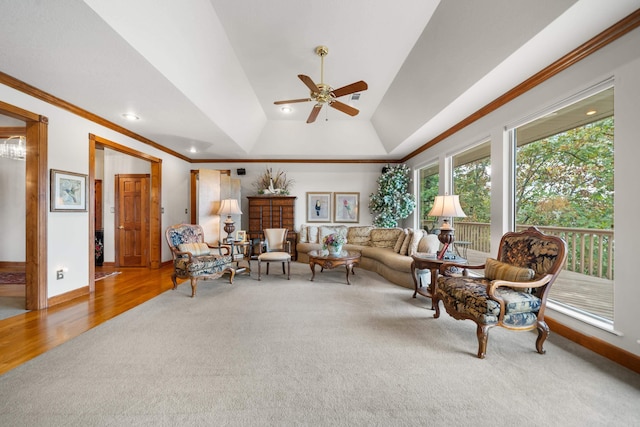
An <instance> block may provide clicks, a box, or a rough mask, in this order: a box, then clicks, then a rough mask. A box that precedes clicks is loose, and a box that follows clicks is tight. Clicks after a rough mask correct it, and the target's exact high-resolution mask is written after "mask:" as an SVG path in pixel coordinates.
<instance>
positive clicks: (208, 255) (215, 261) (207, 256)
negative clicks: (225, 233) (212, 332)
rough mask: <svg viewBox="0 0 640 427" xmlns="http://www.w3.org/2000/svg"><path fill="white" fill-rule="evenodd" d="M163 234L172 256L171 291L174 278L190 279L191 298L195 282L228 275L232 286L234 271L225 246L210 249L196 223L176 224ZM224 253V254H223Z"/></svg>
mask: <svg viewBox="0 0 640 427" xmlns="http://www.w3.org/2000/svg"><path fill="white" fill-rule="evenodd" d="M165 235H166V237H167V243H169V248H171V254H172V255H173V274H172V275H171V280H172V281H173V289H174V290H175V289H176V288H177V287H178V284H177V283H176V278H177V277H178V278H180V279H190V280H191V297H194V296H196V289H197V287H198V280H200V279H205V280H206V279H217V278H219V277H221V276H222V275H223V274H224V273H225V272H229V274H230V278H229V283H233V277H234V276H235V273H236V272H235V270H234V269H233V267H232V261H233V259H232V256H231V254H230V253H229V247H227V246H222V247H220V246H211V245H209V244H207V243H205V241H204V232H203V231H202V227H201V226H200V225H197V224H178V225H172V226H170V227H169V228H167V230H166V232H165ZM223 251H224V252H225V253H223Z"/></svg>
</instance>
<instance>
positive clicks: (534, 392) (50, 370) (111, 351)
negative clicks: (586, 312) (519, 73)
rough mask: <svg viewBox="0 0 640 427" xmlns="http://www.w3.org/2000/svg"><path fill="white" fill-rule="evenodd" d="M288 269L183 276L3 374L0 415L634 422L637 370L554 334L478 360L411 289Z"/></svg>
mask: <svg viewBox="0 0 640 427" xmlns="http://www.w3.org/2000/svg"><path fill="white" fill-rule="evenodd" d="M291 270H292V271H291V280H287V279H286V277H285V276H283V275H282V274H279V273H280V272H279V269H276V268H274V269H273V271H272V272H271V274H269V275H266V274H263V275H262V280H261V281H258V280H257V273H256V272H252V274H251V275H246V274H245V275H238V276H236V278H235V280H234V283H233V285H231V284H229V282H228V281H227V280H224V279H219V280H203V281H201V282H200V283H199V285H198V295H197V296H196V297H195V298H191V287H190V286H189V282H188V281H184V282H182V283H181V284H180V286H179V287H178V289H177V290H175V291H173V290H168V291H166V292H164V293H163V294H161V295H160V296H158V297H156V298H154V299H152V300H149V301H147V302H145V303H144V304H141V305H139V306H137V307H135V308H133V309H131V310H129V311H127V312H125V313H123V314H121V315H119V316H118V317H116V318H113V319H111V320H109V321H108V322H105V323H103V324H101V325H100V326H98V327H95V328H93V329H91V330H89V331H87V332H85V333H83V334H81V335H79V336H78V337H76V338H74V339H73V340H71V341H68V342H66V343H65V344H62V345H60V346H58V347H56V348H54V349H53V350H50V351H48V352H47V353H45V354H43V355H41V356H39V357H36V358H35V359H32V360H30V361H29V362H27V363H25V364H23V365H21V366H19V367H17V368H15V369H13V370H11V371H9V372H7V373H6V374H4V375H2V376H0V425H5V426H19V425H25V426H26V425H28V426H54V425H55V426H58V425H64V426H83V427H84V426H119V425H124V426H129V425H135V426H173V425H179V426H207V425H219V426H467V425H473V426H475V427H481V426H487V427H501V426H512V425H518V426H522V427H528V426H532V427H534V426H576V427H582V426H631V425H636V426H637V425H640V424H638V421H639V419H638V402H639V401H640V375H638V374H635V373H633V372H631V371H629V370H627V369H625V368H622V367H620V366H618V365H616V364H614V363H613V362H611V361H609V360H606V359H604V358H603V357H600V356H598V355H596V354H594V353H592V352H590V351H588V350H586V349H584V348H581V347H580V346H578V345H577V344H575V343H572V342H569V341H567V340H566V339H564V338H562V337H560V336H558V335H557V334H552V335H551V337H550V338H549V340H547V343H546V345H545V348H546V349H547V354H545V355H544V356H543V355H540V354H538V353H536V351H535V338H536V335H535V333H531V332H521V333H517V332H511V331H506V330H504V329H502V328H495V329H492V331H491V336H490V339H489V347H488V350H489V351H488V352H487V358H486V359H484V360H480V359H478V358H476V357H475V353H476V350H477V340H476V336H475V324H473V322H471V321H458V320H455V319H453V318H451V317H450V316H448V315H447V314H446V313H444V314H443V315H442V316H441V318H440V319H434V318H433V311H431V310H429V307H430V306H431V301H429V299H427V298H412V294H413V290H412V289H406V288H402V287H399V286H395V285H392V284H389V283H387V282H386V281H385V280H384V279H382V278H381V277H380V276H378V275H377V274H376V273H373V272H369V271H366V270H363V269H359V268H357V269H356V270H357V271H356V274H355V275H354V276H352V277H351V285H347V284H346V283H345V282H346V281H345V273H344V270H343V269H334V270H325V271H324V272H322V273H319V272H317V273H316V277H315V280H314V281H313V282H311V281H309V279H310V276H311V274H310V271H309V266H308V265H304V264H300V263H295V264H294V265H292V266H291ZM523 384H526V385H527V387H524V388H523ZM532 408H536V410H532ZM505 414H507V415H505Z"/></svg>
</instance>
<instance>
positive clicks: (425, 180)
mask: <svg viewBox="0 0 640 427" xmlns="http://www.w3.org/2000/svg"><path fill="white" fill-rule="evenodd" d="M439 181H440V176H439V175H438V174H434V175H428V176H423V177H422V178H421V179H420V212H421V214H422V225H423V227H424V226H427V224H426V222H427V219H428V216H427V214H428V213H429V211H430V210H431V208H432V207H433V202H434V201H435V199H436V196H437V195H438V192H439V186H440V182H439ZM437 222H438V218H433V219H432V224H431V227H429V228H427V231H430V229H434V228H435V227H436V225H437Z"/></svg>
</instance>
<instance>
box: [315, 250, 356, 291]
mask: <svg viewBox="0 0 640 427" xmlns="http://www.w3.org/2000/svg"><path fill="white" fill-rule="evenodd" d="M308 255H309V268H311V273H312V274H311V281H312V282H313V279H314V278H315V277H316V264H318V265H319V266H320V267H322V270H324V269H325V268H328V269H332V268H336V267H339V266H341V265H344V266H345V268H346V270H347V285H350V284H351V282H350V281H349V273H351V274H356V273H355V272H354V271H353V267H354V266H355V265H356V264H359V263H360V256H361V254H360V252H356V251H342V252H341V253H340V254H339V255H329V252H328V251H322V250H319V251H309V254H308ZM322 270H321V271H322Z"/></svg>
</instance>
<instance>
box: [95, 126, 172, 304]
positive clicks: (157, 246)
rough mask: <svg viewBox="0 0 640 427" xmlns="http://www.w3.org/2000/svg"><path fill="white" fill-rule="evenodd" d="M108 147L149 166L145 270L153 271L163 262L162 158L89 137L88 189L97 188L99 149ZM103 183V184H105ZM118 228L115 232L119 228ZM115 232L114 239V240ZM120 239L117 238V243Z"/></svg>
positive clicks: (103, 139)
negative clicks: (97, 155)
mask: <svg viewBox="0 0 640 427" xmlns="http://www.w3.org/2000/svg"><path fill="white" fill-rule="evenodd" d="M104 148H108V149H111V150H114V151H118V152H119V153H123V154H126V155H129V156H132V157H135V158H137V159H142V160H145V161H147V162H149V164H150V174H149V175H148V183H147V188H148V194H149V196H148V197H145V200H147V201H148V209H146V210H147V211H148V217H147V219H146V230H147V235H146V237H145V240H146V241H147V245H146V247H147V255H146V264H145V267H150V268H153V269H155V268H160V266H161V264H162V262H161V252H162V250H161V248H162V245H161V236H162V233H161V226H162V223H161V222H162V221H161V205H160V204H161V190H162V159H159V158H157V157H153V156H150V155H148V154H146V153H143V152H140V151H137V150H134V149H132V148H129V147H127V146H124V145H120V144H118V143H116V142H113V141H110V140H108V139H105V138H101V137H99V136H96V135H93V134H90V135H89V187H90V188H95V180H96V149H104ZM103 182H104V181H103ZM89 197H90V200H89V217H94V218H95V214H96V212H95V205H96V200H95V194H94V192H93V191H90V192H89ZM108 223H109V221H104V222H103V224H104V225H105V232H106V228H107V224H108ZM119 225H120V224H118V226H116V229H118V228H117V227H119ZM95 231H96V229H95V222H94V221H89V236H90V238H91V239H92V241H91V244H90V245H89V246H90V248H91V253H90V256H89V259H90V260H91V262H90V264H89V284H90V285H89V287H90V292H94V291H95V262H94V259H95V245H94V244H93V239H94V236H95ZM115 234H116V233H115V232H114V237H115ZM117 240H118V239H116V241H117Z"/></svg>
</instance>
